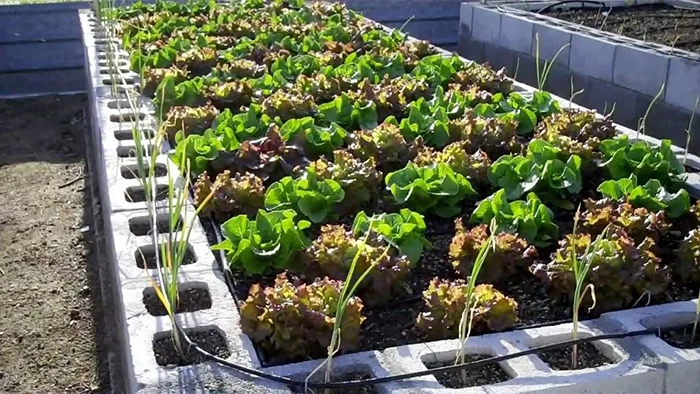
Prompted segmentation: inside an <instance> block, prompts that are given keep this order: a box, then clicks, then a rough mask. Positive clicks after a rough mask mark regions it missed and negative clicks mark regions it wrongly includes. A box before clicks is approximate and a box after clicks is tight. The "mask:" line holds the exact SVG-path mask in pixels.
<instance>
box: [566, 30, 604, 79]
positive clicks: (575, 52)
mask: <svg viewBox="0 0 700 394" xmlns="http://www.w3.org/2000/svg"><path fill="white" fill-rule="evenodd" d="M615 47H616V45H615V44H613V43H611V42H607V41H604V40H599V39H597V38H594V37H589V36H586V35H582V34H577V33H574V34H573V35H572V36H571V57H570V59H569V68H570V69H571V70H572V71H575V72H577V73H580V74H583V75H588V76H590V77H593V78H597V79H600V80H602V81H606V82H611V81H612V79H613V65H614V61H615Z"/></svg>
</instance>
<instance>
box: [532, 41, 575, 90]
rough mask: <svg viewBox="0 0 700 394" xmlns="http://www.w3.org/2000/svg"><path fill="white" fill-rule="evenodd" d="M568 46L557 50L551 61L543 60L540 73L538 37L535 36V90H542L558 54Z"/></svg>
mask: <svg viewBox="0 0 700 394" xmlns="http://www.w3.org/2000/svg"><path fill="white" fill-rule="evenodd" d="M569 45H571V44H565V45H563V46H562V47H561V48H559V50H558V51H557V53H555V54H554V57H553V58H552V60H545V61H544V68H543V69H542V72H540V35H539V33H537V34H535V66H536V70H537V89H538V90H539V91H542V90H543V89H544V85H545V83H547V78H549V72H550V71H552V66H553V65H554V62H555V61H556V60H557V57H559V54H561V52H562V51H563V50H564V49H566V47H568V46H569Z"/></svg>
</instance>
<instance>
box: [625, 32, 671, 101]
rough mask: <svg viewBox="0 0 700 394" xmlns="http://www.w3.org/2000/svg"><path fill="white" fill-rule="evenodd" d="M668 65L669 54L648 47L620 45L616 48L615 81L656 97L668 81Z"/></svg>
mask: <svg viewBox="0 0 700 394" xmlns="http://www.w3.org/2000/svg"><path fill="white" fill-rule="evenodd" d="M668 66H669V57H668V56H665V55H662V54H659V53H656V52H653V51H650V50H647V49H641V48H635V47H632V46H629V45H619V46H617V48H616V50H615V65H614V66H613V67H614V68H613V82H614V83H615V84H616V85H619V86H622V87H625V88H628V89H632V90H634V91H637V92H640V93H644V94H646V95H648V96H652V97H654V96H656V94H658V93H659V90H661V86H662V85H663V84H664V83H665V82H666V76H667V75H668ZM662 97H663V96H662Z"/></svg>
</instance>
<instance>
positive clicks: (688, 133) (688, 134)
mask: <svg viewBox="0 0 700 394" xmlns="http://www.w3.org/2000/svg"><path fill="white" fill-rule="evenodd" d="M699 101H700V96H698V97H696V98H695V105H694V106H693V113H692V114H690V122H688V128H687V129H686V130H685V135H686V138H685V153H684V154H683V164H685V163H686V161H687V160H688V150H689V149H690V137H691V136H692V135H693V132H692V130H693V120H694V118H695V110H697V109H698V102H699Z"/></svg>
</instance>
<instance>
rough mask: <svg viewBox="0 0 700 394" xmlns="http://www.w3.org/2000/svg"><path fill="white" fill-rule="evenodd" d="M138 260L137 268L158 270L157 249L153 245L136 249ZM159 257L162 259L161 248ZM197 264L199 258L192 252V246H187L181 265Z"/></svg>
mask: <svg viewBox="0 0 700 394" xmlns="http://www.w3.org/2000/svg"><path fill="white" fill-rule="evenodd" d="M134 257H135V258H136V266H137V267H138V268H141V269H152V270H153V269H157V268H158V264H156V249H155V247H153V244H149V245H143V246H139V247H137V248H136V251H135V252H134ZM158 257H159V258H161V257H162V256H161V254H160V246H158ZM195 262H197V258H196V256H195V255H194V252H193V251H192V247H191V245H187V248H186V249H185V257H184V258H183V259H182V263H181V265H190V264H194V263H195Z"/></svg>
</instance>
